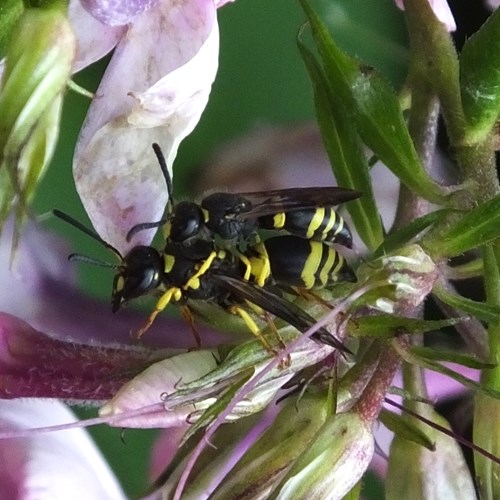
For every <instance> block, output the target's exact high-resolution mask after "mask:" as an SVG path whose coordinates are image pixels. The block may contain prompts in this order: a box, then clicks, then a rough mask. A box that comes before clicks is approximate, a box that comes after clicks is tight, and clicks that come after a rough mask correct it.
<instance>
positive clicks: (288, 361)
mask: <svg viewBox="0 0 500 500" xmlns="http://www.w3.org/2000/svg"><path fill="white" fill-rule="evenodd" d="M264 319H265V320H266V323H267V324H268V326H269V329H270V330H271V331H272V332H273V333H274V336H275V337H276V339H277V340H278V344H279V346H280V347H281V348H282V349H284V348H285V347H286V344H285V341H284V340H283V338H282V337H281V335H280V332H278V329H277V328H276V325H275V324H274V321H273V319H272V318H271V316H270V315H269V313H267V312H266V311H264ZM291 364H292V358H291V357H290V354H288V355H287V357H286V358H283V359H282V360H281V362H280V365H279V366H280V369H284V368H288V367H289V366H290V365H291Z"/></svg>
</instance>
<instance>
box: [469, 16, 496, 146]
mask: <svg viewBox="0 0 500 500" xmlns="http://www.w3.org/2000/svg"><path fill="white" fill-rule="evenodd" d="M460 91H461V95H462V104H463V109H464V114H465V119H466V134H467V138H468V140H469V141H471V142H474V143H477V142H479V141H481V140H483V139H484V138H485V137H486V136H487V135H488V134H489V133H490V132H491V130H492V128H493V126H494V125H495V122H496V121H497V119H498V115H499V112H500V10H498V9H497V10H495V11H494V12H493V14H492V15H491V16H490V17H489V18H488V20H487V21H486V22H485V23H484V24H483V26H481V28H480V29H479V30H478V31H477V32H476V33H474V34H473V35H472V36H471V37H470V38H469V39H468V40H466V42H465V44H464V47H463V49H462V53H461V56H460Z"/></svg>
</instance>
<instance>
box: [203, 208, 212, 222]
mask: <svg viewBox="0 0 500 500" xmlns="http://www.w3.org/2000/svg"><path fill="white" fill-rule="evenodd" d="M201 211H202V212H203V218H204V220H205V224H206V223H207V222H208V221H209V220H210V212H209V211H208V210H207V209H206V208H202V209H201Z"/></svg>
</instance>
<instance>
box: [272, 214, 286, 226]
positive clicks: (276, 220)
mask: <svg viewBox="0 0 500 500" xmlns="http://www.w3.org/2000/svg"><path fill="white" fill-rule="evenodd" d="M285 221H286V214H285V212H280V213H279V214H276V215H275V216H274V217H273V227H274V229H282V228H283V226H284V225H285Z"/></svg>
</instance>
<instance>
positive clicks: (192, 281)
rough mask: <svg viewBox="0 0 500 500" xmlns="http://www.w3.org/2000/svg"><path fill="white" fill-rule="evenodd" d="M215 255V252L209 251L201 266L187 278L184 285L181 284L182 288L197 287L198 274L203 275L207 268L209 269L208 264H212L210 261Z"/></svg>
mask: <svg viewBox="0 0 500 500" xmlns="http://www.w3.org/2000/svg"><path fill="white" fill-rule="evenodd" d="M216 257H217V252H211V253H210V255H209V256H208V257H207V258H206V260H205V262H203V264H202V265H201V267H200V268H199V269H198V270H197V271H196V272H195V273H194V274H193V276H191V278H189V279H188V280H187V282H186V284H185V285H183V287H182V288H183V289H184V290H188V289H189V288H194V289H196V288H199V279H200V276H203V275H204V274H205V273H206V272H207V271H208V269H210V266H211V265H212V262H213V261H214V259H215V258H216Z"/></svg>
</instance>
